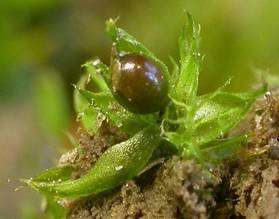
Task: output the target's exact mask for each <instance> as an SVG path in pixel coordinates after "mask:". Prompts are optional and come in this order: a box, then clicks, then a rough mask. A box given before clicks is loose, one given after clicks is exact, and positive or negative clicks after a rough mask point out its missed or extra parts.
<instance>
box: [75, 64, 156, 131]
mask: <svg viewBox="0 0 279 219" xmlns="http://www.w3.org/2000/svg"><path fill="white" fill-rule="evenodd" d="M97 63H98V64H97V65H94V62H91V64H86V65H85V67H86V69H87V75H84V76H83V77H82V78H81V80H80V81H79V83H78V84H77V86H75V93H74V102H75V109H76V111H77V113H78V119H79V120H80V121H81V122H82V123H83V125H84V127H85V128H86V129H87V131H88V132H89V133H91V134H93V133H95V132H96V131H97V130H98V128H99V127H100V125H101V123H102V121H103V120H105V119H107V120H109V121H110V122H111V123H112V124H114V125H115V126H117V127H119V128H121V129H122V130H123V131H125V132H127V133H128V134H129V135H134V134H135V133H137V132H138V131H140V130H141V129H142V128H144V127H146V126H147V125H151V124H155V123H156V121H157V117H158V116H157V115H155V114H154V115H153V114H150V115H138V114H133V113H131V112H129V111H128V110H126V109H125V108H124V107H122V106H121V105H120V104H119V103H118V102H117V100H116V99H115V98H114V96H113V95H112V93H111V91H110V89H109V88H108V83H109V82H107V81H108V79H107V80H106V78H105V77H106V76H107V75H108V74H109V73H108V72H107V68H106V67H104V66H105V65H104V64H102V65H101V66H100V65H99V63H100V62H97ZM92 81H93V82H94V85H98V86H94V90H95V91H94V92H92V91H89V90H86V85H88V83H89V82H92ZM86 83H87V84H86Z"/></svg>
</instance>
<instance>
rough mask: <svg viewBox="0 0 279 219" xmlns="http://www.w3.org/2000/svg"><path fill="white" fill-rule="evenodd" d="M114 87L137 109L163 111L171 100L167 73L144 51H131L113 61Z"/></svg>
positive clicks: (129, 107) (145, 112)
mask: <svg viewBox="0 0 279 219" xmlns="http://www.w3.org/2000/svg"><path fill="white" fill-rule="evenodd" d="M112 88H113V91H114V93H115V94H116V96H117V97H118V99H119V102H120V103H121V104H122V105H124V106H125V107H126V108H128V109H129V110H130V111H132V112H135V113H140V114H147V113H153V112H156V111H160V110H161V109H162V108H163V107H164V106H165V104H166V103H167V93H168V81H167V77H166V76H165V75H164V73H163V72H162V70H161V69H160V68H159V67H158V66H157V65H156V64H155V63H154V62H153V61H151V60H150V59H148V58H146V57H144V56H142V55H137V54H127V55H124V56H122V57H119V58H117V59H116V60H114V61H113V63H112Z"/></svg>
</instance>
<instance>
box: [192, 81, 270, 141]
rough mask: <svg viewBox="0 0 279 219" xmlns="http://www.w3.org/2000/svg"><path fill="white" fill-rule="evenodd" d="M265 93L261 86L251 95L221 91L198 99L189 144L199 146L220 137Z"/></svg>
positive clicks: (264, 87) (264, 88) (263, 87)
mask: <svg viewBox="0 0 279 219" xmlns="http://www.w3.org/2000/svg"><path fill="white" fill-rule="evenodd" d="M264 92H266V86H265V85H263V86H262V87H261V88H260V89H259V90H257V91H255V92H251V93H229V92H225V91H222V89H220V90H217V91H216V92H214V93H212V94H210V95H208V94H207V95H205V96H204V97H203V96H201V97H199V98H198V103H197V107H196V109H195V113H194V115H195V116H194V121H193V128H192V137H191V138H192V139H191V142H192V143H194V144H196V145H201V144H204V143H207V142H210V141H212V140H214V139H216V138H217V137H220V136H222V135H223V134H225V133H227V132H228V131H229V130H230V129H232V128H233V127H234V126H235V125H236V124H237V123H239V122H240V120H242V119H243V118H244V116H245V115H246V114H247V112H248V111H249V109H250V107H251V105H252V104H253V103H254V101H255V100H256V99H257V98H258V97H259V96H260V95H262V94H263V93H264Z"/></svg>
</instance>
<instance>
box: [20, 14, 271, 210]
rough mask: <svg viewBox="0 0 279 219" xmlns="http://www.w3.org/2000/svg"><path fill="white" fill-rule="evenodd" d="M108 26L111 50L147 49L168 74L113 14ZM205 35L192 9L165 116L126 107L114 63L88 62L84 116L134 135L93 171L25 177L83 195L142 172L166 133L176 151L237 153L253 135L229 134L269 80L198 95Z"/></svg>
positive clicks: (80, 105)
mask: <svg viewBox="0 0 279 219" xmlns="http://www.w3.org/2000/svg"><path fill="white" fill-rule="evenodd" d="M107 32H108V34H109V35H110V36H111V38H112V40H113V42H114V44H113V51H112V56H115V55H116V56H117V55H119V54H125V53H137V54H141V55H144V56H146V57H147V58H150V59H152V60H153V61H154V62H155V63H157V64H158V65H159V66H161V68H162V69H163V71H164V72H165V74H166V75H168V74H169V73H168V69H167V67H166V66H165V64H163V63H162V62H161V61H160V60H159V59H158V58H156V57H155V55H154V54H153V53H151V52H150V51H149V50H148V49H147V48H146V47H145V46H143V45H142V44H141V43H139V42H138V41H137V40H136V39H135V38H134V37H132V36H131V35H129V34H128V33H126V32H125V31H124V30H122V29H120V28H117V26H116V24H115V21H113V20H109V21H108V22H107ZM199 34H200V27H199V25H197V24H196V23H195V22H194V21H193V19H192V17H191V16H190V15H188V24H187V25H185V26H184V27H183V31H182V34H181V36H180V37H179V51H180V61H179V65H177V64H176V63H175V61H174V60H173V59H171V60H172V63H173V65H174V70H173V72H172V77H170V78H169V77H167V78H168V79H169V80H170V85H171V89H170V91H169V99H170V102H169V104H168V105H167V106H166V108H165V109H162V112H161V113H160V115H159V114H158V113H151V114H147V115H139V114H134V113H132V112H130V111H129V110H127V109H126V108H124V107H123V106H122V105H120V104H119V102H118V101H117V96H115V95H114V93H113V92H112V87H111V82H110V80H111V77H110V76H111V69H110V68H109V67H108V66H106V65H105V64H103V63H102V62H101V61H100V60H98V59H97V60H94V61H92V62H88V63H86V64H85V65H84V67H85V69H86V72H85V74H84V75H83V76H82V77H81V79H80V81H79V82H78V84H77V85H76V86H75V91H74V103H75V110H76V112H77V113H78V119H79V120H80V121H81V123H82V124H83V126H84V127H85V129H86V130H87V131H88V132H89V133H90V134H95V133H96V132H98V130H99V128H100V126H101V124H102V121H104V120H106V121H108V122H109V123H111V124H113V125H115V126H116V127H118V128H119V129H121V130H122V131H124V132H125V133H126V134H128V135H129V136H131V137H130V138H129V139H128V140H126V141H124V142H121V143H119V144H116V145H114V146H112V147H110V148H109V149H107V150H106V151H105V152H104V153H103V154H102V155H101V157H100V158H99V159H98V161H97V162H96V163H95V164H94V165H93V167H92V168H91V170H90V171H89V173H88V174H87V175H85V176H82V177H81V178H79V179H77V180H71V179H69V176H70V173H71V171H72V168H71V167H62V168H61V167H60V168H54V169H51V170H49V171H47V172H44V173H42V174H40V175H39V176H37V177H35V178H34V179H29V180H23V182H25V183H27V184H28V185H29V186H31V187H33V188H34V189H36V190H38V191H40V192H42V193H44V194H47V195H48V196H50V197H53V196H54V197H68V198H77V197H82V196H88V195H91V194H97V193H100V192H103V191H106V190H109V189H112V188H114V187H116V186H118V185H120V184H122V183H123V182H125V181H126V180H128V179H132V178H133V177H135V176H137V175H138V174H139V173H140V172H141V171H142V170H143V169H144V167H145V166H146V165H147V164H148V162H149V160H150V158H151V156H152V154H153V152H154V150H155V149H156V148H157V147H158V145H159V143H160V142H162V140H164V144H161V145H160V146H161V147H165V149H166V148H167V146H166V145H168V146H169V148H174V147H175V148H176V149H177V150H173V151H175V152H176V153H178V154H179V155H180V156H182V157H184V158H189V157H191V158H196V159H197V160H198V161H200V162H201V163H203V164H211V163H219V162H221V161H222V160H223V159H227V158H229V157H231V156H233V155H234V154H236V152H237V151H238V150H239V149H240V148H241V146H242V144H243V143H245V142H246V139H247V136H246V135H243V136H235V137H231V138H223V136H224V134H226V133H227V132H228V131H230V130H231V129H232V128H233V127H234V126H235V125H236V124H237V123H239V121H240V120H241V119H243V118H244V116H245V115H246V114H247V112H248V111H249V109H250V107H251V105H252V104H253V102H254V101H255V100H256V98H257V97H258V96H260V95H261V94H263V93H264V92H265V91H266V90H267V88H266V85H263V86H262V87H261V88H260V89H258V90H256V91H254V92H249V93H229V92H226V91H225V90H224V88H225V86H223V87H221V88H219V89H217V90H216V91H215V92H212V93H209V94H205V95H203V96H198V95H197V91H198V77H199V73H200V65H201V61H202V56H201V55H200V53H199V42H200V36H199ZM159 128H161V133H160V132H159ZM205 167H206V165H205ZM68 168H69V169H68ZM54 209H55V208H54Z"/></svg>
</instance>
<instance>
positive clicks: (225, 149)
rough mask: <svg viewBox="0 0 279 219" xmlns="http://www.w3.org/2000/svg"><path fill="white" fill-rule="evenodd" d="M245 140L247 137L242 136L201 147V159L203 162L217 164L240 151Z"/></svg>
mask: <svg viewBox="0 0 279 219" xmlns="http://www.w3.org/2000/svg"><path fill="white" fill-rule="evenodd" d="M247 138H248V136H247V135H242V136H236V137H231V138H228V139H222V140H217V141H213V142H210V143H208V144H205V145H201V157H203V159H204V160H207V161H210V162H213V163H219V162H221V161H222V160H225V159H228V158H229V157H231V156H233V155H234V154H236V153H237V152H238V151H240V149H241V147H242V145H243V144H245V143H246V142H247Z"/></svg>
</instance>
